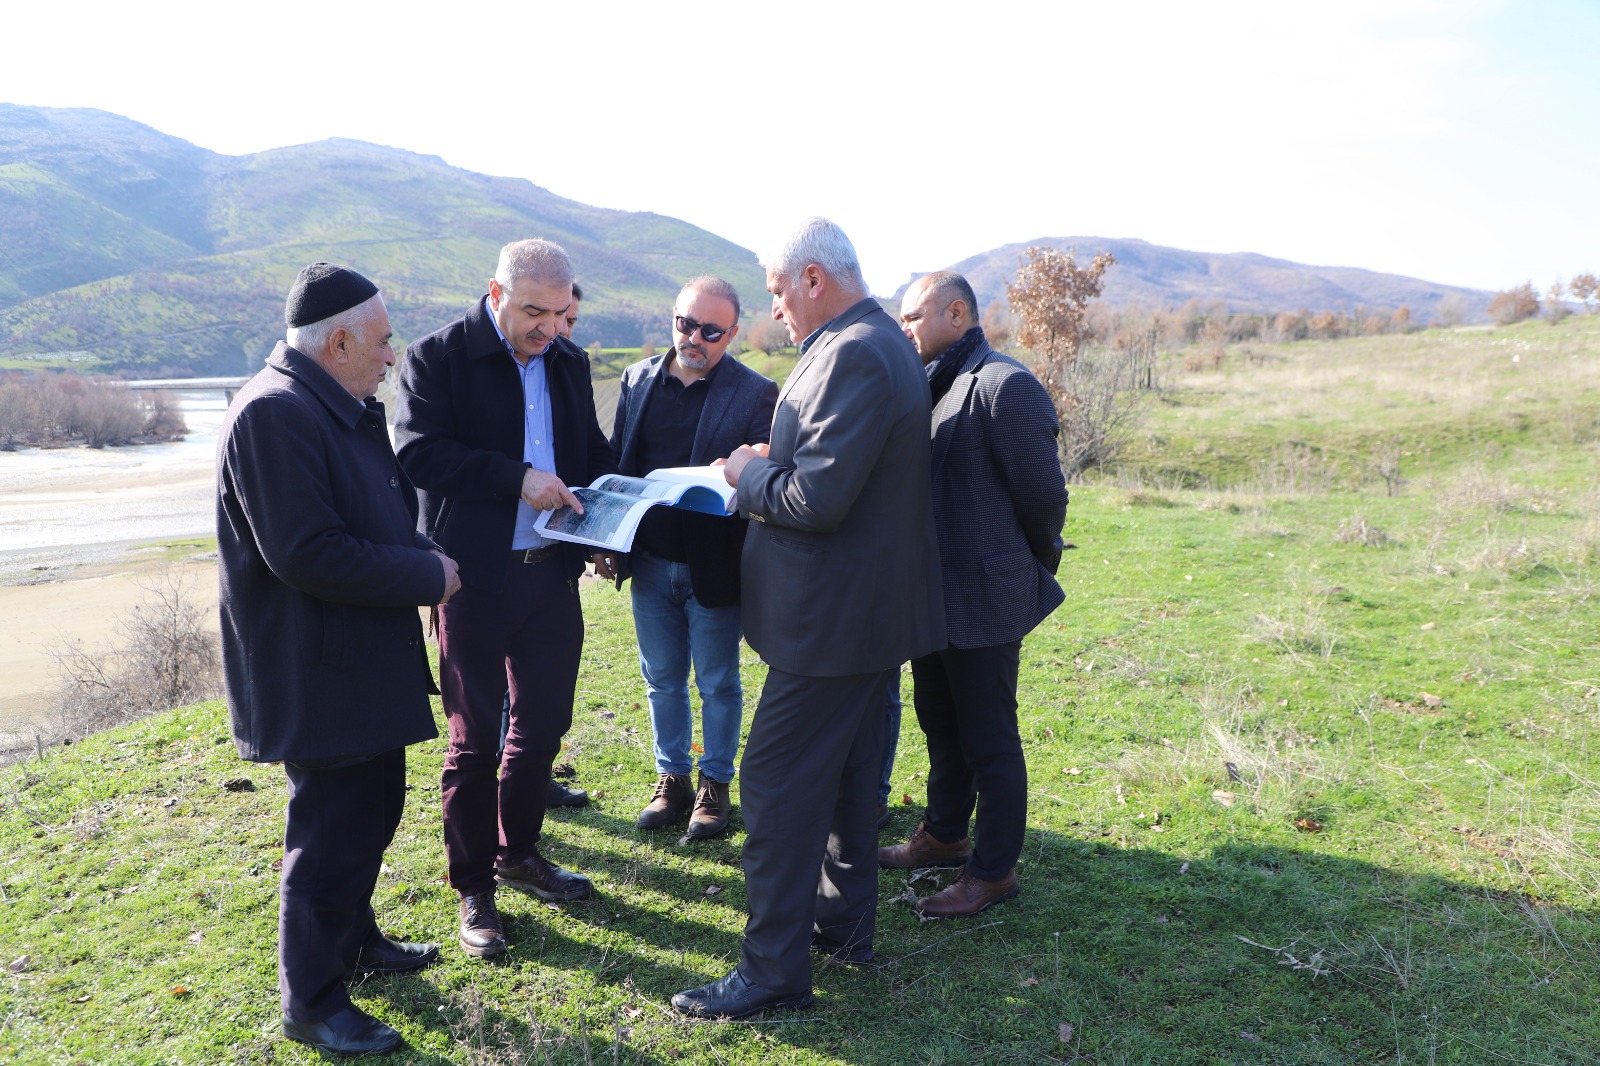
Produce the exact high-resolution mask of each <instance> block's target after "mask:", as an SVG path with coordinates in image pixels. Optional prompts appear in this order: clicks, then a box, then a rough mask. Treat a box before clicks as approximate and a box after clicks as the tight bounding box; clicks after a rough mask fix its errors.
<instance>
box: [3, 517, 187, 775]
mask: <svg viewBox="0 0 1600 1066" xmlns="http://www.w3.org/2000/svg"><path fill="white" fill-rule="evenodd" d="M6 554H8V555H9V554H12V553H6ZM30 555H32V556H34V558H35V562H34V563H33V564H31V566H25V565H24V564H22V563H19V562H18V561H16V560H15V559H13V560H10V561H9V563H6V562H3V561H0V575H3V577H0V618H6V619H9V620H10V621H11V624H10V625H8V626H5V627H4V628H3V629H0V747H14V746H16V744H15V741H14V738H16V737H19V736H20V737H22V738H23V740H25V741H28V742H30V743H31V740H29V739H28V738H30V737H31V735H32V727H33V726H34V724H35V723H43V722H48V721H49V719H50V716H51V713H52V712H51V706H50V696H51V693H52V692H53V690H54V689H55V688H56V686H57V685H58V684H59V683H60V676H59V674H58V671H57V668H56V662H55V658H54V657H53V656H52V654H51V652H52V650H53V649H57V648H60V647H62V646H63V645H65V644H66V643H67V642H68V641H73V640H76V641H79V642H81V643H82V644H83V646H84V647H86V648H91V649H94V648H109V647H112V646H114V645H115V644H116V643H117V638H118V635H119V631H120V629H121V626H122V624H123V622H124V620H125V619H126V618H127V617H128V615H129V614H130V613H131V612H132V611H133V609H134V607H136V606H137V605H139V604H140V603H141V602H143V601H144V600H146V599H148V598H149V597H150V592H149V591H148V587H149V586H150V584H151V582H152V580H153V579H154V578H155V577H156V576H157V575H158V574H159V573H160V571H161V570H162V568H164V567H168V566H170V567H174V568H176V570H177V571H178V573H179V574H180V575H181V576H182V578H183V580H184V581H185V582H186V583H187V586H188V589H189V593H190V602H192V603H193V604H194V606H195V607H196V608H198V609H199V611H200V614H201V617H202V618H203V619H204V622H205V625H206V628H207V629H208V630H209V631H210V632H213V633H215V632H216V631H217V610H216V608H217V562H216V549H215V545H214V544H213V543H211V542H209V541H201V540H192V541H181V542H176V543H160V544H112V545H95V546H93V547H92V548H79V549H71V550H69V549H52V550H51V551H49V552H46V553H40V552H37V551H36V552H32V553H30ZM6 734H10V735H11V738H12V742H11V743H7V740H8V738H7V736H6Z"/></svg>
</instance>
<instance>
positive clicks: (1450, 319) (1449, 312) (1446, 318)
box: [1433, 292, 1467, 329]
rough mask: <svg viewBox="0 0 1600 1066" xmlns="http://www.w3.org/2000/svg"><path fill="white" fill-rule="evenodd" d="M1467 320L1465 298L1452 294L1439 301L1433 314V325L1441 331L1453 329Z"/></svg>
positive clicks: (1458, 294)
mask: <svg viewBox="0 0 1600 1066" xmlns="http://www.w3.org/2000/svg"><path fill="white" fill-rule="evenodd" d="M1466 320H1467V301H1466V297H1464V296H1462V295H1461V294H1460V293H1459V292H1453V293H1451V294H1450V295H1448V296H1446V297H1445V298H1444V299H1442V300H1440V301H1439V306H1438V308H1436V309H1435V310H1434V312H1433V324H1434V325H1436V326H1439V327H1440V328H1442V329H1453V328H1455V327H1456V326H1459V325H1461V323H1463V322H1465V321H1466Z"/></svg>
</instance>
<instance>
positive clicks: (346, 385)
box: [217, 263, 461, 1055]
mask: <svg viewBox="0 0 1600 1066" xmlns="http://www.w3.org/2000/svg"><path fill="white" fill-rule="evenodd" d="M284 323H285V325H286V326H287V327H288V329H287V334H286V340H285V341H280V342H279V343H278V345H277V347H276V348H275V349H274V350H273V352H272V355H271V356H270V357H269V358H268V359H267V365H266V367H265V368H264V369H262V371H261V372H260V373H258V374H257V375H256V376H255V377H254V378H252V379H251V380H250V382H249V384H247V385H246V386H245V387H244V389H243V390H241V391H240V393H239V396H238V398H237V399H236V400H235V401H234V403H233V405H232V407H230V408H229V410H228V415H227V418H226V419H225V420H224V422H223V426H222V431H221V433H220V435H219V439H218V442H217V443H218V447H217V549H218V559H219V570H220V577H221V583H220V590H219V592H220V607H221V613H222V650H223V667H224V674H225V676H226V679H227V690H228V711H229V713H230V715H231V717H232V722H233V736H234V741H235V743H236V744H237V745H238V748H239V754H240V755H241V756H243V757H244V758H246V759H249V760H251V761H254V762H280V761H281V762H282V763H283V768H284V773H285V775H286V776H287V777H288V787H289V805H288V815H287V825H286V828H285V830H284V842H283V875H282V882H281V885H280V888H279V911H278V987H279V991H280V993H281V998H282V1004H283V1032H284V1035H285V1036H287V1037H288V1038H289V1039H291V1040H297V1041H300V1042H301V1043H306V1044H311V1045H312V1046H314V1047H317V1048H320V1049H322V1050H324V1051H330V1052H335V1053H339V1054H346V1055H363V1054H378V1053H382V1052H385V1051H389V1050H391V1049H392V1048H394V1047H395V1046H396V1045H397V1044H399V1042H400V1034H399V1033H398V1032H396V1031H395V1030H394V1029H392V1028H390V1027H389V1026H387V1025H385V1024H384V1023H382V1022H380V1021H379V1020H377V1019H376V1018H373V1017H372V1016H371V1015H369V1014H367V1013H365V1012H364V1011H362V1010H361V1009H360V1008H358V1007H356V1006H355V1005H354V1004H352V1003H351V1002H350V994H349V991H348V990H347V989H346V987H345V982H346V981H347V980H349V979H350V978H351V977H352V976H355V975H366V974H378V973H396V972H402V971H407V970H415V969H420V968H421V967H423V966H426V965H427V964H428V963H430V962H432V961H433V960H434V959H436V958H437V957H438V955H439V946H438V945H437V944H406V943H397V942H395V941H393V940H390V939H388V938H387V937H385V936H384V935H383V934H382V933H381V932H379V930H378V926H377V923H376V919H375V917H374V915H373V912H372V889H373V886H374V884H375V883H376V882H377V877H378V870H379V867H380V866H381V864H382V861H383V852H384V849H385V848H387V847H388V846H389V841H390V840H391V839H392V838H393V836H394V831H395V827H396V826H397V825H399V822H400V814H401V809H402V807H403V805H404V800H405V765H406V763H405V746H406V745H407V744H415V743H417V742H418V741H422V740H427V739H430V738H431V737H433V736H435V735H436V730H435V729H434V726H433V715H432V713H431V712H430V710H429V707H428V693H429V692H431V691H436V690H435V689H434V685H433V677H432V675H431V673H430V672H429V669H428V659H427V650H426V648H425V647H424V646H423V640H422V626H421V623H420V621H419V620H418V617H417V608H418V607H419V606H423V605H427V604H435V603H442V602H444V601H445V600H448V599H449V598H450V597H451V595H452V594H453V593H455V592H456V590H457V589H459V588H460V587H461V585H460V581H459V579H458V578H457V573H456V564H455V562H454V561H453V560H452V559H450V558H449V557H448V556H446V555H445V554H444V552H442V551H440V550H439V548H438V546H437V545H436V544H434V542H433V541H431V540H429V539H428V538H427V537H424V536H422V535H421V534H419V533H417V532H416V521H417V496H416V492H415V490H414V489H413V488H412V487H411V483H410V481H408V480H407V479H406V476H405V474H404V472H402V471H401V469H400V467H399V465H398V464H397V463H396V462H395V457H394V451H393V449H392V448H391V447H390V444H389V436H388V431H387V427H386V425H385V421H384V414H383V405H382V404H380V403H378V402H377V401H376V400H375V399H372V395H373V392H374V391H375V390H376V389H377V387H378V383H379V382H380V381H382V380H383V376H384V373H385V371H386V370H387V368H388V367H389V366H390V365H392V364H393V363H394V350H393V349H392V348H391V347H390V337H391V334H392V330H391V329H390V327H389V315H388V312H387V311H386V310H385V308H384V305H383V297H382V296H380V295H378V289H377V287H376V286H375V285H373V284H372V282H370V281H368V280H367V279H366V278H364V277H362V276H361V275H360V274H358V273H356V272H355V271H353V270H350V269H348V268H346V267H341V266H334V265H332V264H329V263H313V264H311V265H310V266H308V267H306V268H305V269H304V270H302V271H301V272H300V274H299V276H298V277H297V278H296V279H295V282H294V287H293V288H292V289H290V291H289V298H288V301H287V302H286V304H285V305H284Z"/></svg>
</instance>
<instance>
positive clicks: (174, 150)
mask: <svg viewBox="0 0 1600 1066" xmlns="http://www.w3.org/2000/svg"><path fill="white" fill-rule="evenodd" d="M531 235H537V236H543V237H548V238H550V239H552V240H556V241H559V242H560V243H561V244H562V245H564V246H565V247H566V249H567V251H568V252H569V253H570V254H571V256H572V259H573V263H574V265H575V266H576V268H577V271H578V276H579V279H580V281H581V282H582V284H583V285H584V288H585V296H586V299H585V301H584V306H583V316H582V319H581V321H580V325H579V337H578V339H579V340H580V341H581V342H583V343H585V344H588V343H593V342H595V341H598V342H599V343H601V344H602V345H605V346H607V347H623V346H634V345H638V344H639V343H641V341H651V342H655V343H661V342H663V341H664V340H665V339H666V337H665V327H666V311H667V308H668V307H669V306H670V303H671V300H672V298H673V296H674V295H675V294H676V292H677V290H678V288H679V287H680V286H681V285H682V283H683V282H684V281H686V280H688V279H689V278H690V277H693V276H695V275H698V274H705V273H712V274H720V275H722V276H723V277H726V278H728V279H729V280H730V281H732V282H733V283H734V285H735V286H736V287H737V288H738V289H739V290H740V291H741V292H742V293H747V294H749V295H748V296H747V298H746V302H747V304H748V305H750V306H749V307H748V308H747V310H746V314H747V315H750V314H752V313H753V314H757V315H759V314H762V313H763V310H764V306H765V300H764V298H762V296H761V294H762V293H763V292H764V278H763V275H762V272H761V269H760V267H759V266H758V265H757V262H756V257H755V255H754V254H753V253H752V252H750V251H749V250H747V249H745V248H741V247H740V246H738V245H736V244H734V243H732V242H731V241H728V240H725V239H723V238H721V237H718V236H717V235H716V234H714V233H710V232H708V231H706V230H704V229H700V228H699V227H696V226H692V225H690V224H688V223H686V222H682V221H679V220H677V219H673V218H668V217H666V216H662V215H657V214H652V213H648V212H638V211H617V210H610V209H606V208H600V207H592V206H589V205H587V204H582V203H579V202H577V201H574V200H568V199H565V198H563V197H560V196H556V195H554V194H553V193H551V192H549V191H548V190H546V189H543V188H540V187H539V186H537V185H534V184H533V183H532V182H530V181H527V180H524V179H521V178H508V177H491V176H487V175H483V174H477V173H473V172H471V171H467V170H462V169H460V168H457V167H452V166H450V165H449V164H447V163H445V162H444V161H443V160H442V159H439V158H437V157H434V156H425V155H418V154H415V153H412V152H407V151H403V150H400V149H396V148H387V147H381V146H378V145H373V144H367V143H363V142H360V141H351V140H327V141H320V142H317V143H314V144H305V145H298V146H295V147H289V148H278V149H273V150H271V151H266V152H258V153H255V154H252V155H244V156H227V155H221V154H218V153H215V152H211V151H208V150H206V149H204V148H200V147H198V146H196V145H193V144H190V143H189V142H187V141H184V140H181V139H179V138H176V137H172V136H169V135H167V134H164V133H161V132H159V131H157V130H154V129H151V128H150V127H148V126H145V125H142V124H140V123H138V122H135V121H132V120H131V119H127V118H123V117H121V116H118V115H114V114H111V113H109V112H105V111H98V110H92V109H56V108H42V107H29V106H23V105H16V104H5V103H0V360H4V361H5V364H6V365H13V366H15V365H19V363H18V360H22V361H23V362H22V363H21V364H20V365H26V360H27V359H28V357H30V356H37V357H40V358H48V359H51V360H59V359H61V358H62V357H64V356H65V357H68V358H77V359H80V360H82V361H84V362H86V363H87V364H89V365H93V366H97V367H99V368H101V369H108V370H121V371H126V372H133V373H139V374H159V375H167V374H171V375H179V376H182V375H188V374H241V373H248V372H251V371H253V370H254V369H255V368H257V367H259V366H260V364H261V361H262V360H263V359H264V358H265V356H266V354H267V352H268V351H270V350H271V347H272V345H273V343H274V342H275V340H276V339H277V338H278V337H279V336H281V334H282V308H283V294H284V292H286V291H287V289H288V286H289V283H290V281H291V280H292V279H293V277H294V274H295V272H296V271H297V270H299V269H300V267H302V266H304V265H305V264H306V263H307V262H310V261H312V260H316V259H326V260H331V261H335V262H342V263H345V264H348V265H350V266H353V267H355V268H356V269H358V270H361V271H363V272H364V273H367V274H369V275H370V276H372V277H373V278H374V279H376V280H378V281H379V283H380V285H381V286H382V287H383V290H384V295H385V300H386V302H387V303H388V305H389V310H390V315H391V317H392V319H393V320H394V323H395V328H396V332H397V335H398V339H400V340H401V341H405V340H409V339H415V338H417V337H420V336H421V335H423V334H424V333H427V332H429V331H431V330H433V329H436V328H438V327H439V326H441V325H444V324H445V323H447V322H449V321H451V320H452V319H454V318H456V317H458V316H459V315H460V313H461V312H462V310H463V309H464V308H465V307H466V306H467V305H468V304H469V303H470V302H471V301H472V300H473V299H475V298H476V297H477V296H478V295H480V294H481V293H482V292H483V289H484V286H485V285H486V283H487V279H488V276H489V274H490V273H492V271H493V267H494V262H495V257H496V254H497V252H498V250H499V248H500V246H501V245H502V244H503V243H504V242H505V241H507V240H509V239H514V238H516V237H521V236H531ZM1029 243H1031V244H1041V243H1042V244H1050V245H1052V246H1056V247H1063V248H1073V249H1075V250H1076V251H1077V252H1078V253H1079V254H1080V256H1089V255H1092V254H1093V253H1094V252H1096V251H1099V250H1102V249H1107V250H1110V251H1112V252H1113V254H1115V255H1116V257H1117V260H1118V265H1117V267H1115V268H1114V269H1113V270H1112V271H1111V272H1110V273H1109V274H1108V275H1107V286H1106V299H1107V300H1108V301H1110V302H1112V303H1132V302H1142V303H1146V304H1151V305H1171V306H1176V305H1179V304H1182V303H1183V302H1185V301H1186V300H1188V299H1190V298H1191V297H1192V298H1196V299H1199V300H1201V301H1202V302H1204V303H1208V304H1209V303H1214V302H1217V301H1221V302H1225V303H1227V304H1228V305H1229V306H1230V307H1232V308H1233V309H1235V310H1294V309H1298V308H1300V307H1309V308H1312V309H1316V310H1323V309H1339V308H1341V307H1343V308H1347V309H1348V308H1354V307H1355V306H1358V305H1361V306H1366V307H1368V308H1393V307H1397V306H1399V305H1401V304H1406V305H1408V306H1409V307H1410V308H1411V310H1412V312H1413V315H1414V316H1415V317H1416V318H1417V319H1418V320H1426V319H1427V318H1428V317H1429V316H1430V313H1431V311H1432V310H1433V309H1435V308H1436V307H1437V306H1438V304H1439V302H1440V301H1442V300H1444V299H1445V298H1446V297H1448V296H1450V295H1452V294H1459V295H1461V296H1464V297H1465V298H1466V300H1467V302H1468V304H1469V306H1470V307H1471V308H1473V309H1474V310H1476V309H1478V308H1481V307H1483V306H1484V305H1485V304H1486V303H1487V300H1488V297H1489V294H1487V293H1482V292H1477V291H1475V290H1465V289H1457V288H1452V287H1449V286H1443V285H1434V284H1430V283H1427V282H1421V281H1416V280H1414V279H1409V278H1401V277H1396V276H1394V275H1387V274H1377V273H1373V272H1370V271H1363V270H1356V269H1350V268H1321V267H1307V266H1302V265H1299V264H1295V263H1290V262H1286V261H1283V260H1275V259H1268V258H1266V257H1264V256H1257V255H1249V254H1231V255H1216V254H1209V253H1201V252H1186V251H1181V250H1178V249H1173V248H1163V247H1160V246H1158V245H1153V244H1148V243H1146V242H1144V241H1137V240H1104V239H1100V238H1094V237H1068V238H1047V239H1041V240H1039V241H1033V242H1029ZM1025 247H1026V246H1025V245H1021V244H1018V245H1007V246H1005V247H1002V248H996V249H994V250H992V251H989V252H984V253H981V254H979V255H975V256H973V257H971V258H969V259H966V260H963V261H962V262H961V263H957V264H953V266H954V267H955V268H956V269H959V270H962V271H964V272H966V273H967V274H968V276H969V277H970V278H971V280H972V282H973V284H974V287H975V288H976V289H977V292H978V294H979V296H980V297H981V298H982V299H983V300H984V302H985V303H986V304H987V303H988V302H989V301H992V300H996V299H1004V296H1005V285H1004V282H1005V279H1006V278H1007V277H1009V276H1010V275H1011V274H1012V273H1013V272H1014V271H1015V269H1016V265H1017V262H1018V260H1019V258H1020V256H1021V254H1022V252H1023V250H1024V248H1025Z"/></svg>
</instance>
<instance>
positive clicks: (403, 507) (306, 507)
mask: <svg viewBox="0 0 1600 1066" xmlns="http://www.w3.org/2000/svg"><path fill="white" fill-rule="evenodd" d="M416 517H417V498H416V492H415V491H414V490H413V489H412V487H411V483H410V482H409V481H407V480H406V476H405V474H404V473H402V472H401V470H400V467H399V465H398V464H397V463H396V462H395V458H394V451H393V449H392V448H391V447H390V444H389V436H388V431H387V427H386V426H385V423H384V417H383V406H382V405H381V404H379V403H377V402H376V401H368V402H367V403H366V404H365V405H363V404H362V403H361V402H360V401H359V400H357V399H355V398H354V397H353V396H351V395H350V393H349V392H347V391H346V390H345V389H344V388H343V387H342V386H341V385H339V384H338V382H336V381H334V379H333V378H332V377H331V376H329V375H328V373H327V372H326V371H324V370H323V369H322V368H321V367H320V366H318V365H317V364H316V362H315V361H313V360H312V359H311V358H310V357H308V356H306V355H304V354H302V353H300V352H298V351H296V350H295V349H293V348H291V347H289V346H288V345H286V344H283V343H279V345H278V347H277V348H276V349H275V350H274V351H273V353H272V355H271V357H270V358H269V359H268V360H267V365H266V367H265V368H264V369H262V371H261V372H260V373H258V374H257V375H256V376H255V377H254V378H252V379H251V380H250V382H249V383H248V384H247V385H245V387H244V389H243V390H241V391H240V393H239V395H238V397H237V398H236V399H235V400H234V402H233V405H232V407H230V408H229V409H228V414H227V417H226V419H225V420H224V422H223V425H222V430H221V432H220V434H219V436H218V441H217V550H218V567H219V576H220V588H219V593H220V597H219V599H220V604H219V606H220V610H221V616H222V659H223V672H224V676H225V678H226V681H227V691H228V711H229V714H230V715H231V717H232V722H233V735H234V741H235V743H236V744H237V745H238V748H239V754H240V755H241V756H243V757H244V758H246V759H250V760H253V761H256V762H276V761H279V760H284V759H287V760H289V761H291V762H318V761H324V760H337V759H345V758H351V757H355V756H360V755H372V754H376V753H378V752H383V751H389V750H392V749H394V748H398V747H402V746H404V745H406V744H414V743H416V742H418V741H422V740H427V739H429V738H431V737H433V736H436V735H437V730H436V729H435V727H434V724H433V714H432V712H431V710H430V708H429V705H428V693H429V692H430V691H432V690H433V687H434V686H433V678H432V675H431V674H430V673H429V670H428V659H427V650H426V648H425V647H424V646H423V639H422V623H421V620H420V619H419V618H418V614H417V608H418V607H419V606H422V605H426V604H432V603H437V602H438V601H439V597H441V596H442V595H444V570H443V567H442V566H441V565H440V563H439V560H438V559H437V558H436V557H435V556H434V555H432V554H431V552H430V551H429V550H428V549H429V548H431V547H432V546H433V545H432V542H431V541H429V540H428V539H427V538H425V537H420V536H418V534H417V533H416Z"/></svg>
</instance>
